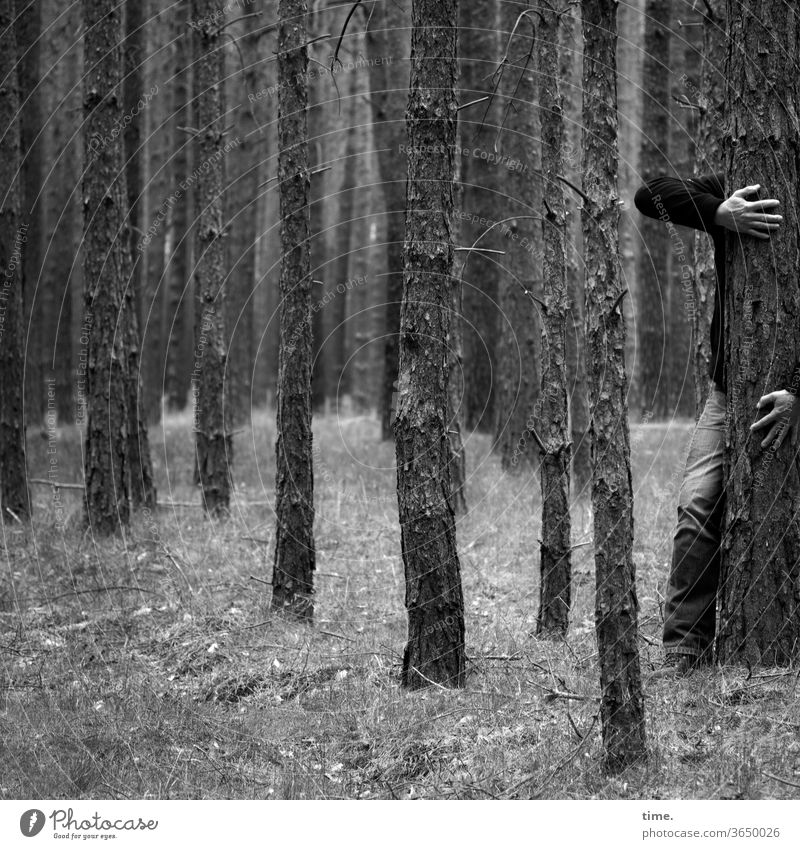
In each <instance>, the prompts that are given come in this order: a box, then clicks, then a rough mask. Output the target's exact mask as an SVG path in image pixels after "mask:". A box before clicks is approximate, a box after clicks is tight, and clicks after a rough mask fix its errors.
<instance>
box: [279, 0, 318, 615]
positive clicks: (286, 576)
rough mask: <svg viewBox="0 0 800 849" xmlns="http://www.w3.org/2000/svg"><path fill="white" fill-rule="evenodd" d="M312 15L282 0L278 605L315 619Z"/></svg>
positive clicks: (297, 2) (292, 0) (299, 3)
mask: <svg viewBox="0 0 800 849" xmlns="http://www.w3.org/2000/svg"><path fill="white" fill-rule="evenodd" d="M306 15H307V8H306V2H305V0H280V2H279V4H278V18H279V20H280V30H279V33H278V185H279V186H280V219H281V283H280V285H281V319H280V320H281V341H280V353H279V364H278V442H277V446H276V454H277V474H276V498H275V500H276V504H275V514H276V517H277V531H276V541H275V567H274V570H273V574H272V606H273V608H276V609H279V610H284V611H286V612H287V613H290V614H292V615H294V616H296V617H298V618H300V619H307V620H310V619H312V618H313V615H314V601H313V592H314V568H315V549H314V473H313V464H312V433H311V355H312V345H311V273H310V272H311V266H310V257H309V237H310V222H309V210H308V194H309V169H308V130H307V123H306V112H307V109H308V88H307V73H308V48H307V47H306V40H307V36H306V25H305V21H306Z"/></svg>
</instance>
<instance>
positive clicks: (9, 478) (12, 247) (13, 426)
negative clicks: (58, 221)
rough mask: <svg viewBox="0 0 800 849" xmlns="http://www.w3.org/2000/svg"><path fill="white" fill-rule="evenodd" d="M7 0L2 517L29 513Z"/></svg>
mask: <svg viewBox="0 0 800 849" xmlns="http://www.w3.org/2000/svg"><path fill="white" fill-rule="evenodd" d="M13 23H14V3H13V0H1V2H0V79H2V80H4V83H3V85H2V86H0V127H3V128H4V132H3V135H2V139H0V268H1V269H2V270H3V275H2V278H1V279H0V507H2V518H3V520H9V519H13V518H14V517H17V518H19V519H21V520H25V519H27V518H28V517H29V516H30V512H31V504H30V495H29V493H28V482H27V479H26V477H25V473H26V469H25V422H24V411H23V408H22V395H23V374H24V367H25V349H24V347H23V335H22V322H23V317H24V303H23V297H22V247H23V244H24V240H25V239H26V238H27V236H26V228H25V225H24V224H23V223H22V218H21V216H20V191H19V190H20V187H19V182H20V176H19V175H20V160H21V142H20V115H19V100H18V97H17V76H16V75H17V69H16V64H17V44H16V38H15V37H14V26H13Z"/></svg>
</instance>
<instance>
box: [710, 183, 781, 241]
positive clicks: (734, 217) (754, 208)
mask: <svg viewBox="0 0 800 849" xmlns="http://www.w3.org/2000/svg"><path fill="white" fill-rule="evenodd" d="M760 188H761V186H760V185H756V186H745V187H744V188H743V189H737V190H736V191H735V192H734V193H733V194H732V195H731V196H730V197H729V198H728V199H727V200H725V201H723V202H722V203H721V204H720V206H719V207H718V208H717V212H716V215H715V216H714V223H715V224H718V225H719V226H720V227H724V228H725V229H726V230H733V232H734V233H743V234H744V235H746V236H755V237H756V239H769V233H770V231H771V230H777V229H778V227H779V226H780V222H781V221H783V216H782V215H770V214H769V213H767V212H766V210H768V209H775V207H776V206H780V203H781V202H780V201H779V200H775V199H774V198H771V199H770V200H745V199H744V197H745V195H750V194H753V193H754V192H757V191H758V190H759V189H760Z"/></svg>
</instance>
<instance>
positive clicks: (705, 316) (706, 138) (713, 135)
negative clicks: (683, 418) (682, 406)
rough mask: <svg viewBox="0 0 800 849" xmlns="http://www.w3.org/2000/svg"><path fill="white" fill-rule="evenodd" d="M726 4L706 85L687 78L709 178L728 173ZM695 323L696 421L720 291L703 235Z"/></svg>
mask: <svg viewBox="0 0 800 849" xmlns="http://www.w3.org/2000/svg"><path fill="white" fill-rule="evenodd" d="M725 49H726V42H725V3H724V0H709V2H708V5H707V7H706V8H705V13H704V15H703V53H702V60H701V63H700V80H699V85H698V80H697V79H693V78H692V77H690V76H688V75H686V77H685V79H684V77H683V76H682V77H681V80H683V81H684V82H685V83H686V90H685V92H684V94H685V95H686V98H687V99H688V100H689V101H691V102H692V103H695V104H696V105H697V106H698V107H699V110H698V111H699V119H698V123H697V135H696V157H695V167H694V174H695V176H696V177H703V176H706V175H708V174H719V173H722V171H723V169H724V162H723V156H722V138H721V137H720V131H719V116H720V115H722V114H724V109H725V85H724V79H723V77H722V69H723V66H724V64H725ZM693 286H694V291H693V298H692V309H691V312H690V316H691V322H692V366H693V370H694V399H695V419H698V418H700V413H702V412H703V407H705V405H706V399H707V397H708V387H709V376H708V375H709V368H710V366H711V319H712V318H713V317H714V301H715V299H716V291H717V272H716V267H715V265H714V242H713V240H712V239H711V238H710V237H709V236H708V234H707V233H701V232H699V231H698V232H697V233H696V234H695V242H694V278H693Z"/></svg>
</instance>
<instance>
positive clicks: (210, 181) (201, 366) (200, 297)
mask: <svg viewBox="0 0 800 849" xmlns="http://www.w3.org/2000/svg"><path fill="white" fill-rule="evenodd" d="M191 14H192V18H193V21H194V26H193V34H194V39H195V42H194V44H195V47H194V54H195V62H194V106H195V128H196V130H197V136H196V138H195V163H196V168H195V170H196V169H197V168H202V173H201V174H200V176H199V177H198V179H197V181H196V182H195V184H194V200H195V204H194V208H195V272H194V273H195V293H196V299H197V300H196V313H195V365H194V371H193V372H192V382H193V384H194V385H195V386H196V389H194V387H193V391H196V393H197V394H196V400H195V413H194V416H195V437H196V449H197V455H196V456H197V472H198V477H199V482H200V486H201V488H202V493H203V504H204V505H205V509H206V511H207V512H208V513H209V514H210V515H212V516H213V515H217V516H220V515H224V514H225V513H227V512H228V509H229V507H230V492H231V466H232V463H233V439H232V437H231V429H230V426H229V416H230V406H229V403H228V397H227V384H226V382H225V371H226V365H227V360H228V350H227V346H226V344H225V291H224V283H225V272H226V268H225V234H224V226H223V221H224V219H223V209H222V193H223V191H224V188H225V154H226V153H227V151H228V146H229V145H230V144H231V142H228V143H225V135H224V132H225V106H224V102H223V100H224V97H223V80H224V79H225V51H224V50H223V46H224V42H223V39H222V26H223V25H224V3H223V0H192V6H191ZM235 141H238V137H237V139H236V140H235Z"/></svg>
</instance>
